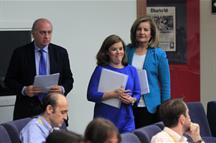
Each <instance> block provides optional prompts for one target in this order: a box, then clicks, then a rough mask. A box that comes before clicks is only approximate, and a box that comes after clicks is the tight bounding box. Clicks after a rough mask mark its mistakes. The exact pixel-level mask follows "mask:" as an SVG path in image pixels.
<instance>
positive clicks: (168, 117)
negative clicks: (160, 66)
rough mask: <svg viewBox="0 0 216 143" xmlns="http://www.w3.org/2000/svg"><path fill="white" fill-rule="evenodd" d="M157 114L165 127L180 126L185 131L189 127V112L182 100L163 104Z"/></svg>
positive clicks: (172, 100) (173, 100)
mask: <svg viewBox="0 0 216 143" xmlns="http://www.w3.org/2000/svg"><path fill="white" fill-rule="evenodd" d="M159 113H160V118H161V120H162V121H163V123H164V125H165V126H166V127H169V128H173V127H176V126H178V125H181V126H182V127H183V128H184V130H185V131H187V130H188V129H189V127H190V124H191V120H190V116H189V110H188V108H187V105H186V104H185V102H184V101H183V100H182V99H171V100H168V101H166V102H164V103H163V104H161V106H160V108H159Z"/></svg>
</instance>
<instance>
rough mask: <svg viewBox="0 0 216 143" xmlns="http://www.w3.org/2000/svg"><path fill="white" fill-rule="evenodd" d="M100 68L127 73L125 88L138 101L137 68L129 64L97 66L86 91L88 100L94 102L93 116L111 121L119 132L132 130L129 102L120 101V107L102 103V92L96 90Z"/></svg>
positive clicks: (132, 118)
mask: <svg viewBox="0 0 216 143" xmlns="http://www.w3.org/2000/svg"><path fill="white" fill-rule="evenodd" d="M102 68H106V69H109V70H112V71H115V72H119V73H123V74H126V75H128V81H127V83H126V88H125V89H126V90H131V91H132V95H131V96H133V97H134V98H136V99H137V101H139V99H140V94H141V93H140V92H141V91H140V83H139V79H138V74H137V70H136V69H135V68H134V67H133V66H131V65H127V66H125V67H124V68H120V69H119V68H114V67H111V66H104V67H102V66H97V67H96V68H95V70H94V72H93V74H92V76H91V79H90V82H89V85H88V91H87V98H88V100H89V101H92V102H95V107H94V118H96V117H102V118H105V119H108V120H110V121H112V122H113V123H114V124H115V126H116V127H117V128H118V129H119V132H120V133H124V132H132V131H133V130H134V129H135V124H134V116H133V110H132V105H131V104H124V103H121V106H120V108H115V107H112V106H109V105H107V104H104V103H102V97H103V93H102V92H98V85H99V81H100V75H101V71H102Z"/></svg>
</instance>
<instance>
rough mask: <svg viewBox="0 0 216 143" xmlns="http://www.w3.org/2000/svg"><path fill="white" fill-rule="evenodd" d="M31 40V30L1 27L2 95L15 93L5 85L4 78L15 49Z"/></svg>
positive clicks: (0, 62)
mask: <svg viewBox="0 0 216 143" xmlns="http://www.w3.org/2000/svg"><path fill="white" fill-rule="evenodd" d="M30 42H31V31H30V30H6V29H2V30H1V29H0V43H1V46H0V50H1V52H0V96H6V95H15V93H13V92H12V91H11V90H9V89H8V88H7V87H6V86H5V85H4V79H5V75H6V72H7V68H8V66H9V62H10V59H11V56H12V53H13V50H14V49H15V48H17V47H20V46H22V45H25V44H27V43H30Z"/></svg>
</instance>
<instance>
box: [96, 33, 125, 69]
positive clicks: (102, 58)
mask: <svg viewBox="0 0 216 143" xmlns="http://www.w3.org/2000/svg"><path fill="white" fill-rule="evenodd" d="M118 42H121V43H122V45H123V49H124V51H125V43H124V41H123V40H122V39H121V38H120V37H119V36H117V35H110V36H108V37H107V38H106V39H105V40H104V41H103V44H102V46H101V48H100V50H99V51H98V53H97V56H96V59H97V65H100V66H106V65H109V62H110V57H109V55H108V51H109V48H110V47H111V46H112V45H113V44H115V43H118ZM122 64H123V65H124V66H126V65H127V64H128V63H127V57H126V53H125V54H124V57H123V59H122Z"/></svg>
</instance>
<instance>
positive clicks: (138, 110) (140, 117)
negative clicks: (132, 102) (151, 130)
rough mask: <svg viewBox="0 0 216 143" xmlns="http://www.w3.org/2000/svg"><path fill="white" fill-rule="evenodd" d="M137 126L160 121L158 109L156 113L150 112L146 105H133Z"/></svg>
mask: <svg viewBox="0 0 216 143" xmlns="http://www.w3.org/2000/svg"><path fill="white" fill-rule="evenodd" d="M133 113H134V120H135V127H136V129H137V128H141V127H144V126H147V125H150V124H154V123H156V122H159V121H160V118H159V114H158V110H157V111H156V112H155V113H153V114H152V113H149V112H148V110H147V108H146V107H136V106H133Z"/></svg>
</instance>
